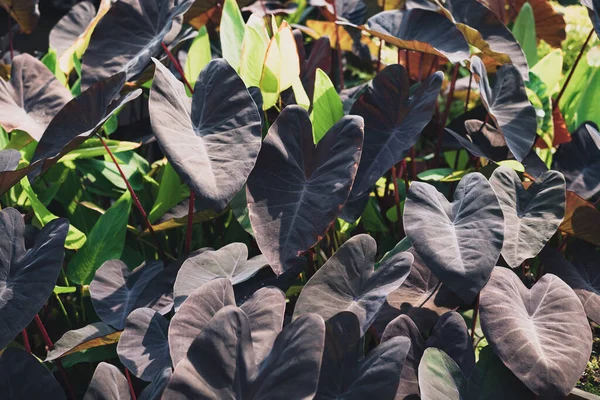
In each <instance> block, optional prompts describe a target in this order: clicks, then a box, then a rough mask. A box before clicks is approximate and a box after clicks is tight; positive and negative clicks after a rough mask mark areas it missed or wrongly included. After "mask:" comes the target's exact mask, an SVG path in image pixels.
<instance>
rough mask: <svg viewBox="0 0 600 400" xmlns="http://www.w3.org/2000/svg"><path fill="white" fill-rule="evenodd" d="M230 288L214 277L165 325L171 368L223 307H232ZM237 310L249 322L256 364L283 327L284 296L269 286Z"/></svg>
mask: <svg viewBox="0 0 600 400" xmlns="http://www.w3.org/2000/svg"><path fill="white" fill-rule="evenodd" d="M235 304H236V303H235V297H234V294H233V286H232V285H231V282H230V281H229V280H228V279H224V278H217V279H214V280H212V281H210V282H208V283H206V284H204V285H203V286H201V287H199V288H198V289H196V290H195V291H194V292H192V294H191V295H190V296H189V297H188V298H187V299H186V300H185V301H184V302H183V304H182V305H181V307H180V308H179V310H178V311H177V313H176V314H175V316H174V317H173V318H172V319H171V323H170V325H169V350H170V353H171V359H172V360H173V365H174V366H177V364H178V363H179V362H180V361H181V360H182V359H183V358H184V357H185V354H186V353H187V351H188V350H189V348H190V345H191V344H192V342H193V341H194V339H195V338H196V337H197V336H198V334H199V333H200V332H202V331H203V330H204V329H205V328H206V326H207V324H208V323H209V321H210V320H211V319H212V317H213V316H214V315H215V314H216V313H217V312H218V311H219V310H220V309H222V308H223V307H226V306H232V305H233V306H234V305H235ZM240 309H241V310H242V311H243V312H244V314H246V316H247V317H248V319H249V321H250V330H251V335H252V345H253V347H254V355H255V356H256V358H257V359H256V361H257V362H260V361H262V359H263V358H264V357H266V355H267V354H268V353H269V351H270V349H271V347H272V345H273V341H274V340H275V338H276V337H277V334H278V333H279V331H280V330H281V327H282V326H283V313H284V311H285V295H284V294H283V292H281V290H279V289H277V288H273V287H263V288H261V289H259V290H257V291H256V292H255V293H254V294H253V295H252V296H251V297H250V298H249V299H248V300H246V301H245V302H244V303H243V304H242V305H241V306H240Z"/></svg>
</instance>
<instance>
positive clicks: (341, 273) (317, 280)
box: [294, 234, 413, 336]
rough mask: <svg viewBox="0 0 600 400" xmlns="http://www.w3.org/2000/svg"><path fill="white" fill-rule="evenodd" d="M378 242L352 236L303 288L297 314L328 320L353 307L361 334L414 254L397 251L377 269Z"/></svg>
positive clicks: (405, 273) (401, 279)
mask: <svg viewBox="0 0 600 400" xmlns="http://www.w3.org/2000/svg"><path fill="white" fill-rule="evenodd" d="M376 254H377V243H375V239H373V238H372V237H370V236H368V235H365V234H361V235H357V236H354V237H352V238H350V239H349V240H348V241H347V242H346V243H344V244H343V245H342V247H340V248H339V249H338V251H337V252H336V253H335V254H334V255H333V256H332V257H331V258H330V259H329V260H327V262H326V263H325V264H324V265H323V266H322V267H321V268H320V269H319V270H318V271H317V272H316V273H315V274H314V275H313V277H312V278H310V280H309V281H308V283H307V284H306V285H305V286H304V289H302V292H301V293H300V297H299V298H298V301H297V302H296V307H295V308H294V318H298V317H300V316H302V315H304V314H310V313H315V314H319V315H320V316H322V317H323V318H324V319H325V320H328V319H329V318H331V317H333V316H334V315H336V314H338V313H340V312H343V311H350V312H352V313H354V314H355V315H356V317H357V318H358V321H359V323H360V333H361V336H362V335H364V334H365V332H366V331H367V329H369V326H371V324H372V323H373V321H374V320H375V317H377V313H378V312H379V310H380V309H381V307H382V306H383V303H384V302H385V299H386V297H387V295H388V294H389V293H391V292H392V291H393V290H395V289H397V288H398V287H399V286H400V285H402V282H404V280H405V279H406V277H407V276H408V273H409V272H410V267H411V264H412V262H413V256H412V254H410V253H408V252H402V253H398V254H395V255H394V256H392V257H390V258H389V259H388V260H386V261H385V262H383V263H382V264H381V265H379V267H378V268H377V270H376V271H375V270H374V264H375V255H376Z"/></svg>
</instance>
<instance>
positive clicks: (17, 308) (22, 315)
mask: <svg viewBox="0 0 600 400" xmlns="http://www.w3.org/2000/svg"><path fill="white" fill-rule="evenodd" d="M68 230H69V222H68V221H67V220H66V219H65V218H58V219H55V220H53V221H51V222H49V223H48V224H46V226H44V228H42V230H41V231H40V232H39V233H38V234H37V236H36V237H35V242H34V244H33V247H32V248H30V249H27V250H26V249H25V237H24V235H25V222H24V221H23V217H22V216H21V213H20V212H18V211H17V210H15V209H14V208H10V207H9V208H5V209H4V210H2V211H0V232H2V233H3V236H2V240H1V241H0V321H2V324H1V325H0V348H4V347H6V345H7V344H8V343H10V341H11V340H13V339H14V338H15V336H17V335H18V334H19V333H20V332H21V331H22V330H23V329H25V328H26V327H27V325H29V323H30V322H31V321H32V320H33V318H34V317H35V315H36V314H37V313H38V312H39V311H40V309H41V308H42V307H43V306H44V304H45V303H46V300H48V297H50V295H51V294H52V291H53V290H54V285H55V284H56V278H58V273H59V272H60V269H61V268H62V263H63V258H64V256H65V249H64V245H65V239H66V237H67V232H68Z"/></svg>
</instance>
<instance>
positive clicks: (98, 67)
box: [81, 0, 193, 89]
mask: <svg viewBox="0 0 600 400" xmlns="http://www.w3.org/2000/svg"><path fill="white" fill-rule="evenodd" d="M192 2H193V1H192V0H181V1H180V2H178V3H177V4H176V5H175V6H173V3H174V0H120V1H118V2H116V3H115V4H113V6H112V7H111V8H110V10H108V12H107V13H106V15H104V17H102V19H101V20H100V22H99V23H98V25H96V28H95V29H94V33H93V34H92V37H91V39H90V43H89V45H88V48H87V50H86V52H85V55H84V57H83V62H82V68H81V88H82V89H87V88H88V87H90V86H91V85H93V84H94V83H96V82H98V81H101V80H103V79H106V78H108V77H110V76H112V75H114V74H116V73H118V72H125V73H126V74H127V79H128V80H129V79H130V78H132V77H135V76H136V75H137V74H139V73H140V72H142V71H143V69H144V68H145V67H146V65H147V64H148V63H149V62H150V59H151V58H152V57H155V56H156V55H157V54H158V53H159V52H160V51H161V43H162V42H163V41H166V42H168V41H169V38H171V39H173V38H174V37H175V36H176V35H177V33H179V30H180V29H181V24H180V23H179V22H176V23H175V24H174V20H175V19H176V18H177V17H179V16H180V15H181V14H183V13H184V12H186V11H187V9H188V8H189V7H190V6H191V3H192ZM171 28H174V29H173V31H171ZM167 35H168V37H167Z"/></svg>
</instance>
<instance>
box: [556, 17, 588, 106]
mask: <svg viewBox="0 0 600 400" xmlns="http://www.w3.org/2000/svg"><path fill="white" fill-rule="evenodd" d="M593 34H594V28H592V30H591V31H590V34H589V35H588V37H587V39H585V42H584V43H583V46H581V50H579V54H578V55H577V58H576V59H575V63H574V64H573V66H572V67H571V71H570V72H569V76H567V80H566V81H565V84H564V85H563V87H562V89H560V92H559V93H558V96H556V102H555V103H554V106H553V107H552V109H553V110H554V109H556V107H558V103H559V102H560V99H561V97H562V95H563V94H564V93H565V89H566V88H567V86H568V85H569V82H571V78H572V77H573V74H574V73H575V68H577V64H579V60H581V57H582V56H583V52H584V51H585V48H586V47H587V45H588V42H589V41H590V39H591V38H592V35H593Z"/></svg>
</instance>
